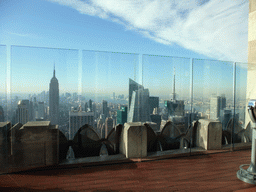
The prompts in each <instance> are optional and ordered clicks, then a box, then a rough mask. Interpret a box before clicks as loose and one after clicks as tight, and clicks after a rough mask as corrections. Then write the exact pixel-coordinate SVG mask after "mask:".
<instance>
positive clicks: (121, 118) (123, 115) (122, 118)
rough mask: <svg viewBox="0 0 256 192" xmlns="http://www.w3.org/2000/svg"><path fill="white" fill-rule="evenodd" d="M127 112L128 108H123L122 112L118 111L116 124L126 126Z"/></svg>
mask: <svg viewBox="0 0 256 192" xmlns="http://www.w3.org/2000/svg"><path fill="white" fill-rule="evenodd" d="M127 110H128V107H121V109H120V110H117V118H116V123H117V124H122V125H124V124H125V123H126V122H127Z"/></svg>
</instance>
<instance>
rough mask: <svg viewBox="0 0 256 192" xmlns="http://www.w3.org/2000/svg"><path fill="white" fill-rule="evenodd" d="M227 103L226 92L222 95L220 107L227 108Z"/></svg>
mask: <svg viewBox="0 0 256 192" xmlns="http://www.w3.org/2000/svg"><path fill="white" fill-rule="evenodd" d="M226 103H227V101H226V97H225V95H224V94H222V95H221V96H220V109H225V108H226Z"/></svg>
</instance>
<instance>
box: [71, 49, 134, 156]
mask: <svg viewBox="0 0 256 192" xmlns="http://www.w3.org/2000/svg"><path fill="white" fill-rule="evenodd" d="M138 63H139V57H138V55H137V54H127V53H113V52H96V51H83V57H82V76H81V81H82V90H83V91H82V93H83V95H84V96H85V103H83V106H84V110H85V112H84V113H85V114H87V115H89V114H90V113H91V115H92V116H93V117H94V121H93V122H92V124H91V127H92V128H93V130H94V131H95V132H96V133H97V135H98V137H99V139H101V140H102V141H104V140H105V142H103V144H104V145H103V144H102V142H101V141H100V143H98V144H97V145H96V144H95V145H94V146H95V147H97V146H98V145H99V146H100V148H101V149H102V150H100V151H101V152H103V151H104V147H105V146H106V147H107V151H108V154H118V153H119V144H118V143H116V142H117V140H116V139H115V138H119V136H117V135H118V134H119V133H117V132H118V129H113V128H114V127H115V126H116V125H117V124H121V125H124V123H126V122H127V115H128V108H129V107H128V103H129V96H128V93H129V82H130V81H133V80H135V81H136V80H137V79H136V78H139V75H138V66H139V65H138ZM78 129H79V126H74V127H70V137H71V138H72V137H75V133H76V132H77V130H78ZM84 142H85V141H84ZM95 143H96V142H95ZM78 151H79V150H78ZM95 151H97V150H96V149H95ZM101 152H100V153H101ZM103 154H105V153H103ZM75 156H76V155H75ZM78 156H79V155H78ZM85 156H88V155H87V154H86V153H84V154H83V157H85Z"/></svg>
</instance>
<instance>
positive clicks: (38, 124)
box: [23, 121, 51, 127]
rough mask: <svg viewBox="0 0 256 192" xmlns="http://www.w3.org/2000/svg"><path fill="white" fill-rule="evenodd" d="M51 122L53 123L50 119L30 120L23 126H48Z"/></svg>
mask: <svg viewBox="0 0 256 192" xmlns="http://www.w3.org/2000/svg"><path fill="white" fill-rule="evenodd" d="M50 123H51V122H50V121H29V122H27V123H26V124H25V125H23V126H24V127H35V126H44V127H48V126H49V125H50Z"/></svg>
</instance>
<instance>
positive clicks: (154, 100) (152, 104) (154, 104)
mask: <svg viewBox="0 0 256 192" xmlns="http://www.w3.org/2000/svg"><path fill="white" fill-rule="evenodd" d="M154 108H159V97H149V113H150V114H153V110H154Z"/></svg>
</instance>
